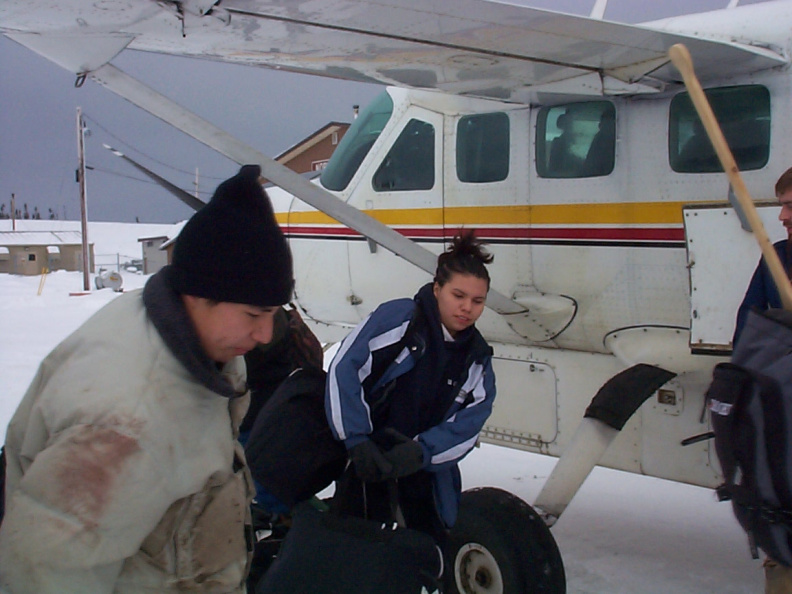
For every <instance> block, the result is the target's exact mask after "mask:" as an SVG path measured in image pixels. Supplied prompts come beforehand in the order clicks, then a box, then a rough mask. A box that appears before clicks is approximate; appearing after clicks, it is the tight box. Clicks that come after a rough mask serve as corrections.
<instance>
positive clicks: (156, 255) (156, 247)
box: [138, 235, 169, 274]
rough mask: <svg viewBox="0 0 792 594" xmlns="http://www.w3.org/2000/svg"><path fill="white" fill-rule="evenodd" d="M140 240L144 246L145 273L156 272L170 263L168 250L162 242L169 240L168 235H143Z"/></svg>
mask: <svg viewBox="0 0 792 594" xmlns="http://www.w3.org/2000/svg"><path fill="white" fill-rule="evenodd" d="M138 241H139V242H140V245H141V246H143V274H154V273H155V272H157V271H159V269H160V268H162V267H164V266H165V265H167V264H168V259H169V258H168V252H167V250H163V249H162V244H163V243H165V242H166V241H168V236H167V235H160V236H157V237H141V238H140V239H138Z"/></svg>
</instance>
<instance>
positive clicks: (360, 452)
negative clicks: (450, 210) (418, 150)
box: [325, 232, 495, 544]
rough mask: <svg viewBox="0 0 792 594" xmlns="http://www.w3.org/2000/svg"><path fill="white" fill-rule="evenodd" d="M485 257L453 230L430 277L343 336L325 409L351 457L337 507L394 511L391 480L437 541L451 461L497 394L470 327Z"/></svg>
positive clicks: (454, 480)
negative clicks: (409, 294) (409, 296)
mask: <svg viewBox="0 0 792 594" xmlns="http://www.w3.org/2000/svg"><path fill="white" fill-rule="evenodd" d="M491 261H492V256H491V255H490V254H488V253H487V252H486V251H485V250H483V249H482V247H481V244H480V242H479V241H478V240H476V239H475V237H474V234H473V233H472V232H469V233H461V234H459V235H457V236H456V237H455V238H454V241H453V244H452V245H451V247H450V248H449V249H448V250H447V251H446V252H444V253H443V254H441V255H440V256H439V257H438V262H437V270H436V273H435V278H434V282H432V283H429V284H427V285H425V286H423V287H422V288H421V289H420V290H419V291H418V293H417V294H416V295H415V297H414V298H413V299H406V298H405V299H396V300H393V301H388V302H386V303H384V304H382V305H380V306H379V307H378V308H377V309H376V310H375V311H374V312H372V313H371V315H369V316H368V318H366V319H365V320H364V321H363V322H361V323H360V324H359V325H358V327H357V328H355V330H354V331H353V332H352V333H351V334H350V335H349V336H347V337H346V339H344V341H343V342H342V343H341V346H340V348H339V350H338V353H337V354H336V356H335V357H334V359H333V361H332V363H331V365H330V369H329V372H328V377H327V391H326V394H325V408H326V412H327V415H328V419H329V421H330V425H331V428H332V430H333V432H334V434H335V437H336V439H338V440H340V441H343V442H344V444H345V445H346V447H347V450H348V453H349V457H350V460H351V462H352V464H351V465H350V466H349V468H348V471H347V473H346V474H345V476H344V477H343V478H342V480H341V481H339V484H338V487H337V491H336V502H337V504H338V505H339V511H341V512H342V513H349V514H352V515H363V516H365V517H369V518H373V519H378V520H392V519H393V518H392V517H390V516H391V505H390V503H391V496H390V495H389V493H388V488H389V486H388V485H393V482H392V480H391V479H397V489H398V501H399V504H400V508H401V511H402V513H403V515H404V520H405V523H406V525H407V526H408V527H412V528H416V529H419V530H423V531H424V532H428V533H429V534H431V535H432V536H434V537H435V539H436V540H437V541H438V542H439V543H441V544H442V543H443V541H444V539H445V535H446V532H447V529H448V528H449V527H450V526H452V525H453V524H454V522H455V520H456V514H457V509H458V505H459V496H460V492H461V480H460V474H459V469H458V466H457V464H458V462H459V461H460V460H461V459H462V458H463V457H464V456H465V455H466V454H467V453H468V452H469V451H470V450H471V449H472V448H473V446H474V445H475V444H476V440H477V438H478V433H479V431H480V430H481V428H482V427H483V425H484V422H485V421H486V420H487V418H488V417H489V415H490V412H491V410H492V403H493V400H494V399H495V376H494V374H493V372H492V363H491V360H492V349H491V348H490V346H489V345H488V344H487V342H486V341H485V340H484V338H483V337H482V336H481V334H480V333H479V331H478V330H477V329H476V327H475V323H476V320H478V318H479V317H480V316H481V313H482V312H483V310H484V302H485V301H486V298H487V292H488V291H489V285H490V278H489V274H488V272H487V268H486V266H485V264H488V263H490V262H491ZM338 502H340V503H338Z"/></svg>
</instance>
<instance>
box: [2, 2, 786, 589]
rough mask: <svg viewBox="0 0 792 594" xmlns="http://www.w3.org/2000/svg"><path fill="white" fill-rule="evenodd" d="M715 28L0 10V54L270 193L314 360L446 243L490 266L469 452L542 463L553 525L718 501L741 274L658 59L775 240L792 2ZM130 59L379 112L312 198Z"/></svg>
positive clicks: (510, 11)
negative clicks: (686, 81) (317, 348)
mask: <svg viewBox="0 0 792 594" xmlns="http://www.w3.org/2000/svg"><path fill="white" fill-rule="evenodd" d="M736 5H737V2H735V1H733V0H732V2H730V3H729V6H728V7H727V8H726V9H723V10H718V11H712V12H708V13H702V14H696V15H689V16H682V17H674V18H669V19H664V20H660V21H654V22H651V23H643V24H640V25H625V24H619V23H612V22H607V21H603V20H601V18H595V17H596V16H598V15H599V16H601V14H602V12H603V10H604V2H602V1H598V2H597V3H596V4H595V8H594V11H593V13H592V17H581V16H574V15H568V14H562V13H557V12H552V11H547V10H540V9H535V8H528V7H525V6H516V5H512V4H506V3H500V2H491V1H488V0H458V1H457V2H454V3H445V2H440V1H439V0H429V1H428V2H423V3H420V4H416V3H414V2H411V1H409V0H386V1H384V2H377V3H370V2H366V1H364V0H346V1H343V2H339V1H323V0H313V1H311V2H293V3H281V2H271V1H267V0H181V1H175V0H161V1H159V2H150V1H147V0H125V1H124V2H114V1H112V0H107V1H105V2H98V3H97V2H94V3H85V2H80V1H78V0H65V1H59V2H57V3H55V2H52V1H50V0H5V2H4V3H2V5H0V31H1V32H2V33H3V34H4V35H6V36H7V37H9V38H10V39H12V40H14V41H17V42H18V43H20V44H22V45H24V46H26V47H28V48H30V49H31V50H33V51H35V52H37V53H39V54H41V55H43V56H45V57H47V58H49V59H50V60H52V61H53V62H55V63H57V64H59V65H60V66H62V67H64V68H66V69H68V70H70V71H71V72H73V73H74V74H75V77H76V84H77V85H82V84H83V83H84V81H85V80H86V79H88V78H90V79H92V80H94V81H95V82H97V83H99V84H101V85H103V86H105V87H107V88H108V89H110V90H111V91H113V92H115V93H117V94H119V95H121V96H123V97H125V98H126V99H128V100H129V101H131V102H133V103H134V104H136V105H138V106H139V107H141V108H143V109H145V110H147V111H149V112H150V113H152V114H154V115H156V116H158V117H160V118H161V119H163V120H164V121H166V122H168V123H169V124H171V125H174V126H176V127H177V128H179V129H180V130H182V131H185V132H186V133H188V134H190V135H192V136H193V137H195V138H197V139H198V140H200V141H201V142H204V143H205V144H207V145H208V146H210V147H212V148H215V149H216V150H218V151H219V152H221V153H222V154H224V155H226V156H228V157H229V158H231V159H232V160H234V161H236V162H238V163H240V164H242V163H259V164H260V165H261V166H262V174H263V176H264V177H265V178H266V179H268V180H270V181H271V182H273V183H274V184H275V186H277V187H272V188H268V193H269V195H270V198H271V199H272V202H273V205H274V207H275V210H276V213H277V216H278V220H279V222H280V223H281V225H282V227H283V229H284V232H285V233H286V235H287V237H288V238H289V242H290V245H291V249H292V252H293V254H294V258H295V271H296V275H297V278H296V289H295V299H296V303H297V304H298V305H299V307H300V308H301V310H302V312H303V314H304V317H305V319H306V320H308V321H309V322H310V323H311V324H312V327H313V328H314V330H315V331H316V333H317V335H318V336H319V337H320V339H321V340H323V341H324V342H335V341H338V340H340V339H342V338H343V337H344V336H345V335H346V334H347V333H348V332H349V331H350V329H351V328H352V327H353V326H354V325H355V324H357V323H358V322H359V321H361V320H362V319H363V318H364V317H365V316H366V315H367V314H368V313H370V312H371V311H372V310H373V309H374V308H375V307H376V306H377V305H378V304H379V303H381V302H383V301H385V300H387V299H391V298H394V297H397V296H405V295H411V294H412V293H413V292H414V290H416V288H417V287H419V286H420V285H422V284H423V283H425V282H427V281H428V280H430V279H431V274H432V273H433V270H434V263H435V259H436V256H437V254H438V253H440V252H441V251H442V250H443V249H444V246H445V245H446V242H447V241H448V240H449V239H450V238H451V237H452V236H453V235H454V234H455V233H456V232H457V231H458V230H459V229H460V228H462V227H465V228H475V229H476V230H477V235H478V236H479V237H481V238H482V239H484V240H485V241H487V242H488V243H489V244H490V246H489V247H490V249H491V251H492V252H493V254H494V255H495V261H494V263H493V264H492V266H491V269H490V270H491V276H492V290H491V292H490V295H489V297H488V301H487V305H488V308H489V309H488V310H487V311H486V312H485V314H484V316H482V318H481V320H480V322H479V328H480V329H481V331H482V333H483V334H484V335H485V337H486V338H487V339H488V340H489V342H490V343H491V344H492V345H493V347H494V349H495V370H496V377H497V384H498V397H497V402H496V405H495V409H494V411H493V414H492V416H491V418H490V419H489V421H488V423H487V425H486V427H485V428H484V430H483V432H482V436H481V437H482V439H483V440H485V441H488V442H492V443H496V444H500V445H505V446H508V447H513V448H518V449H524V450H530V451H535V452H539V453H544V454H549V455H553V456H559V457H560V459H559V461H558V463H557V465H556V467H555V470H554V471H553V473H552V475H551V476H550V477H549V478H548V480H547V482H546V484H545V487H544V489H543V490H542V492H541V493H540V495H539V497H538V498H537V500H536V501H535V502H534V503H533V505H534V506H535V507H536V508H537V509H538V510H539V512H540V513H541V515H542V517H543V518H544V519H545V521H546V522H547V523H548V525H552V523H553V521H554V520H555V519H557V518H558V517H559V516H560V515H561V514H562V513H563V511H564V509H565V508H566V506H567V505H568V503H569V501H570V500H571V499H572V497H573V496H574V494H575V493H576V492H577V490H578V489H579V487H580V486H581V484H582V483H583V481H584V480H585V478H586V476H587V475H588V473H589V472H590V470H591V469H592V468H593V467H594V466H595V465H598V464H599V465H604V466H608V467H612V468H617V469H622V470H626V471H630V472H636V473H642V474H646V475H651V476H656V477H661V478H666V479H671V480H675V481H681V482H685V483H690V484H695V485H700V486H705V487H714V486H716V485H717V484H718V483H719V481H720V475H719V472H720V471H719V467H718V463H717V459H716V455H715V452H714V448H713V446H712V444H711V443H710V442H709V441H707V440H705V439H697V438H696V437H695V436H699V435H703V434H706V433H707V431H708V430H709V424H708V418H707V415H706V412H705V406H704V401H705V392H706V388H707V386H708V384H709V381H710V379H711V371H712V368H713V367H714V366H715V364H716V363H718V362H720V361H723V360H724V359H725V357H727V356H728V355H729V353H730V351H731V336H732V332H733V328H734V315H735V312H736V309H737V306H738V305H739V303H740V300H741V298H742V295H743V292H744V290H745V287H746V285H747V283H748V279H749V278H750V275H751V272H752V271H753V268H754V266H755V265H756V262H757V261H758V258H759V250H758V248H757V247H756V245H755V243H754V241H753V239H752V237H751V235H750V233H749V232H747V231H746V229H747V227H746V225H745V223H744V221H743V220H742V218H741V216H740V212H739V209H737V208H735V207H734V200H733V199H732V198H730V192H729V185H728V181H727V180H726V178H725V177H724V176H723V171H722V168H721V167H720V164H719V162H718V160H717V159H716V156H715V152H714V151H713V149H712V146H711V145H710V144H709V141H708V140H707V137H706V136H705V135H704V131H703V129H702V126H701V122H700V120H699V118H698V116H697V115H696V111H695V109H694V107H693V105H692V103H691V100H690V97H689V95H688V93H687V92H686V91H685V89H684V86H683V84H682V78H681V76H680V74H679V73H678V72H677V71H676V69H675V68H674V67H673V65H672V64H671V63H670V61H669V58H668V49H669V48H670V47H671V46H672V45H674V44H677V43H682V44H684V45H685V46H686V47H687V48H688V50H689V51H690V53H691V55H692V57H693V60H694V63H695V67H696V73H697V75H698V77H699V79H700V80H701V82H702V83H703V85H704V86H705V88H706V91H707V96H708V98H709V101H710V103H711V105H712V107H713V110H714V112H715V114H716V116H717V117H718V120H719V122H720V124H721V126H722V129H723V132H724V135H725V136H726V139H727V140H728V142H729V145H730V147H731V149H732V151H733V153H734V156H735V159H736V161H737V164H738V166H739V168H740V170H741V171H742V176H743V179H744V181H745V183H746V186H747V187H748V189H749V190H750V191H751V194H752V195H753V196H755V197H759V198H760V200H759V201H758V206H759V207H760V208H759V210H760V213H761V216H762V218H763V220H764V221H765V225H766V228H767V230H768V232H769V233H770V236H771V238H773V239H780V238H781V237H783V234H784V230H783V228H782V227H781V226H780V225H779V224H777V223H774V221H773V219H774V217H775V216H776V213H777V208H776V207H775V206H774V204H773V196H772V188H773V185H774V183H775V180H776V179H777V177H778V176H779V175H780V174H781V173H782V172H783V171H784V170H786V169H787V168H788V167H789V166H790V165H792V145H790V143H788V142H787V141H786V139H787V138H789V137H790V136H792V118H791V117H790V116H789V114H790V113H792V105H791V104H792V93H791V92H790V91H791V90H792V88H791V87H792V76H790V51H792V35H791V34H790V30H791V28H790V25H792V2H791V1H789V0H775V1H768V2H763V3H759V4H752V5H746V6H736ZM126 49H133V50H142V51H150V52H162V53H170V54H178V55H183V56H193V57H200V58H209V59H213V60H220V61H226V62H234V63H238V64H247V65H255V66H263V67H269V68H280V69H286V70H291V71H295V72H302V73H310V74H316V75H320V76H331V77H337V78H346V79H350V80H357V81H366V82H378V83H382V84H383V85H387V88H386V89H385V90H384V91H383V93H382V94H381V95H380V96H379V97H378V98H377V99H376V100H375V101H373V102H372V103H371V104H370V105H369V106H368V107H366V108H365V109H364V110H362V111H361V112H360V115H359V116H358V118H357V119H356V120H355V122H354V124H353V125H352V127H351V128H350V129H349V131H348V132H347V134H346V135H345V137H344V138H343V140H342V142H341V143H340V144H339V146H338V148H337V149H336V151H335V153H334V155H333V157H332V159H331V161H330V163H329V164H328V166H327V167H326V169H324V170H323V171H322V172H321V175H320V176H317V177H315V178H314V179H311V180H308V179H306V178H304V177H302V176H299V175H296V174H294V173H293V172H291V171H289V170H287V169H286V168H285V167H283V166H281V165H280V164H278V163H276V162H275V161H273V160H272V159H270V158H268V157H266V156H265V155H263V154H261V153H260V152H259V151H257V150H256V149H254V148H252V147H249V146H246V145H244V144H243V143H241V142H239V141H237V140H236V139H234V138H232V137H231V136H229V135H228V134H226V133H225V132H223V131H222V130H220V129H218V128H216V127H215V126H213V125H212V124H210V123H208V122H206V121H204V120H202V119H201V118H199V117H198V116H196V115H194V114H191V113H189V112H188V111H186V110H185V109H183V108H181V107H180V106H178V105H177V104H176V103H175V102H173V101H171V100H170V99H168V98H166V97H164V96H162V95H160V94H158V93H156V92H155V91H153V90H152V89H150V88H148V87H147V86H146V85H145V84H143V83H142V82H140V81H137V80H135V79H133V78H132V77H130V76H128V75H127V74H125V73H123V72H122V71H120V70H119V69H118V68H116V67H115V66H113V65H112V64H111V60H112V59H113V58H114V57H115V56H116V55H117V54H118V53H119V52H121V51H124V50H126ZM683 444H686V445H683ZM485 499H486V498H485ZM523 520H524V518H523ZM515 521H517V520H515ZM520 521H522V520H520ZM524 525H525V530H526V532H528V531H530V528H529V527H528V521H527V520H525V522H524ZM478 546H479V548H469V549H464V548H463V547H461V548H460V553H459V555H458V556H457V562H456V564H455V568H454V571H455V574H456V579H457V587H458V588H459V591H460V592H490V591H497V588H496V590H492V589H488V588H489V586H487V585H486V584H490V585H491V584H492V583H493V579H494V576H500V577H499V579H501V580H502V578H503V576H504V575H506V573H507V572H506V571H505V570H504V571H502V569H503V568H504V567H506V565H507V564H508V565H509V566H510V567H515V566H518V565H520V564H523V563H526V559H524V558H519V556H518V557H517V558H512V557H508V555H507V556H506V557H504V556H503V555H500V554H498V555H496V554H494V553H493V552H492V551H493V550H494V548H492V547H490V549H488V548H487V545H486V544H484V545H481V543H479V544H478ZM512 548H513V549H514V550H518V549H519V551H522V550H523V549H522V548H520V547H518V546H516V545H515V546H514V547H512ZM466 551H467V552H466ZM471 551H472V552H471ZM482 551H483V552H482ZM510 554H517V555H519V553H510ZM482 559H483V560H482ZM474 560H475V562H474ZM472 566H475V571H473V570H471V569H470V567H472ZM561 571H563V570H562V569H561ZM496 581H497V580H496ZM499 583H501V590H500V591H510V592H511V591H522V590H520V589H517V588H515V589H511V588H510V587H509V586H508V585H507V586H503V582H502V581H501V582H499Z"/></svg>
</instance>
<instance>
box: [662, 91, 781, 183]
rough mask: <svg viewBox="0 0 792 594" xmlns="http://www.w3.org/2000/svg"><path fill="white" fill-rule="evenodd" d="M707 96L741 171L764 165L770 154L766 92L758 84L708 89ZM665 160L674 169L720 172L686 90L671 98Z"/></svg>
mask: <svg viewBox="0 0 792 594" xmlns="http://www.w3.org/2000/svg"><path fill="white" fill-rule="evenodd" d="M706 94H707V98H708V99H709V102H710V105H712V111H713V112H714V113H715V117H716V118H717V120H718V123H719V124H720V126H721V129H722V130H723V135H724V136H725V137H726V142H727V143H728V144H729V148H730V149H731V151H732V153H733V154H734V160H735V161H736V162H737V166H738V167H739V168H740V169H741V170H743V171H749V170H751V169H760V168H762V167H764V166H765V165H767V159H768V157H769V155H770V93H769V91H768V90H767V89H766V88H765V87H762V86H759V85H749V86H740V87H724V88H719V89H709V90H707V91H706ZM668 160H669V163H670V164H671V169H673V170H674V171H676V172H678V173H717V172H722V171H723V168H722V167H721V164H720V161H719V160H718V156H717V155H716V154H715V149H713V148H712V143H710V141H709V138H708V137H707V132H706V131H705V130H704V126H703V124H702V123H701V120H700V119H699V117H698V114H697V113H696V109H695V108H694V107H693V103H692V102H691V101H690V96H689V95H688V94H687V93H680V94H679V95H677V96H676V97H674V98H673V99H672V100H671V110H670V113H669V118H668Z"/></svg>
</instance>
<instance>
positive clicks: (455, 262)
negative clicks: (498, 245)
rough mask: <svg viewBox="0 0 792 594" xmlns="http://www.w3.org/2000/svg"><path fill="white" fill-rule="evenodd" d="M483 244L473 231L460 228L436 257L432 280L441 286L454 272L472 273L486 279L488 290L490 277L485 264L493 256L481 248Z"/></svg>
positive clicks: (490, 260)
mask: <svg viewBox="0 0 792 594" xmlns="http://www.w3.org/2000/svg"><path fill="white" fill-rule="evenodd" d="M483 245H484V244H483V243H482V242H481V241H479V240H478V239H476V234H475V231H472V230H468V231H464V230H461V231H460V232H459V233H457V234H456V235H455V236H454V240H453V241H452V242H451V246H450V247H449V248H448V249H447V250H446V251H445V252H443V253H442V254H440V255H439V256H438V257H437V270H436V271H435V277H434V282H436V283H437V284H438V285H440V286H441V287H442V286H443V285H445V284H446V283H447V282H448V281H449V280H450V279H451V276H452V275H453V274H455V273H459V274H472V275H473V276H475V277H476V278H482V279H484V280H486V281H487V290H489V286H490V277H489V272H487V267H486V266H485V264H489V263H490V262H492V260H493V259H494V257H493V256H492V254H490V253H489V252H487V251H486V250H485V249H483V247H482V246H483Z"/></svg>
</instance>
